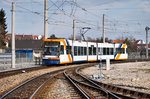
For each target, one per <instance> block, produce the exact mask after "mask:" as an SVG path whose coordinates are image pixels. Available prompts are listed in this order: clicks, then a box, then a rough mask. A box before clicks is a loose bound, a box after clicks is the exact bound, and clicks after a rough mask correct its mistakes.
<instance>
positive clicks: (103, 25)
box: [102, 14, 105, 43]
mask: <svg viewBox="0 0 150 99" xmlns="http://www.w3.org/2000/svg"><path fill="white" fill-rule="evenodd" d="M102 27H103V31H102V32H103V43H105V14H103V24H102Z"/></svg>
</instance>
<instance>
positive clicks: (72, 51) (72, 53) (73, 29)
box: [72, 20, 76, 61]
mask: <svg viewBox="0 0 150 99" xmlns="http://www.w3.org/2000/svg"><path fill="white" fill-rule="evenodd" d="M75 23H76V21H75V20H73V39H72V61H74V41H75V39H76V38H75Z"/></svg>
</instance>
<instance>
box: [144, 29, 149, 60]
mask: <svg viewBox="0 0 150 99" xmlns="http://www.w3.org/2000/svg"><path fill="white" fill-rule="evenodd" d="M149 29H150V28H149V27H148V26H147V27H146V28H145V30H146V58H147V59H148V30H149Z"/></svg>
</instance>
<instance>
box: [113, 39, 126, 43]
mask: <svg viewBox="0 0 150 99" xmlns="http://www.w3.org/2000/svg"><path fill="white" fill-rule="evenodd" d="M123 42H124V40H113V43H123Z"/></svg>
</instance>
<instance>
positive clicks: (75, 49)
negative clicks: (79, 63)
mask: <svg viewBox="0 0 150 99" xmlns="http://www.w3.org/2000/svg"><path fill="white" fill-rule="evenodd" d="M74 55H75V56H77V55H78V53H77V46H74Z"/></svg>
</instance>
